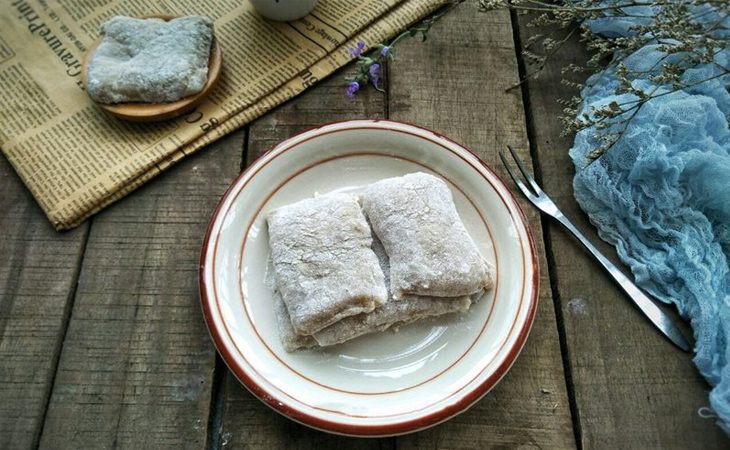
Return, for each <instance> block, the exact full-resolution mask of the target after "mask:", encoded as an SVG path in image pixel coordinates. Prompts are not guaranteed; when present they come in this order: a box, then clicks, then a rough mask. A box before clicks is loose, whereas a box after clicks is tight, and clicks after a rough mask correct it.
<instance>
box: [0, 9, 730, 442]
mask: <svg viewBox="0 0 730 450" xmlns="http://www.w3.org/2000/svg"><path fill="white" fill-rule="evenodd" d="M471 3H472V4H462V5H461V6H460V7H458V8H457V9H456V10H454V11H452V12H451V13H449V14H448V15H447V16H446V17H445V18H444V19H443V20H442V21H440V22H439V23H438V24H437V25H436V26H435V27H434V29H433V30H432V32H431V34H430V37H429V39H428V40H427V41H426V42H425V43H420V42H408V43H405V44H404V45H402V46H401V47H399V48H398V50H397V61H396V62H395V63H394V64H391V65H390V66H389V67H388V70H387V72H388V73H387V83H386V87H387V93H386V94H385V95H383V94H380V93H378V92H376V91H374V90H372V89H369V90H365V91H364V92H361V93H360V94H358V97H357V99H356V100H354V101H348V100H346V99H345V97H344V95H343V93H344V89H343V85H344V82H343V79H342V77H343V75H344V74H345V72H346V71H348V70H352V67H348V68H346V69H345V70H343V71H340V72H338V73H337V74H335V75H334V76H332V77H331V78H329V79H327V80H324V81H322V82H320V83H319V84H318V85H316V86H315V87H313V88H311V89H310V90H308V91H307V92H306V93H305V94H303V95H301V96H300V97H298V98H296V99H294V100H293V101H290V102H288V103H286V104H284V105H282V106H281V107H279V108H276V109H275V110H273V111H272V112H270V113H269V114H266V115H265V116H263V117H261V118H259V119H258V120H256V121H254V122H253V123H251V124H250V125H248V126H246V127H244V128H243V129H240V130H238V131H237V132H234V133H232V134H230V135H229V136H227V137H226V138H225V139H222V140H220V141H219V142H216V143H215V144H213V145H211V146H209V148H207V149H205V150H204V151H201V152H200V153H199V154H197V155H195V156H192V157H190V158H188V159H187V160H185V161H183V162H181V163H180V164H179V165H178V166H177V167H174V168H172V169H171V170H169V171H168V172H167V173H165V174H163V175H161V176H160V177H159V178H158V179H156V180H154V181H152V182H151V183H149V184H148V185H147V186H145V187H143V188H141V189H139V191H137V192H135V193H133V194H131V195H129V196H128V197H127V198H125V199H124V200H122V201H120V202H118V203H117V204H115V205H113V206H112V207H110V208H108V209H107V210H105V211H103V212H101V213H99V214H97V215H96V216H95V217H93V218H92V219H90V220H88V221H87V222H86V223H84V224H83V225H81V226H80V227H78V228H77V229H75V230H72V231H70V232H64V233H57V232H55V231H54V230H53V229H52V228H51V226H50V225H49V224H48V222H47V221H46V219H45V217H44V216H43V214H42V213H41V211H40V209H39V208H38V206H37V205H36V204H35V202H34V200H33V199H32V197H31V196H30V194H29V193H28V191H27V190H26V189H25V188H24V186H23V185H22V183H21V182H20V180H19V179H18V178H17V176H16V175H15V174H14V172H13V170H12V168H11V167H10V165H9V164H8V162H7V161H6V160H5V159H4V158H0V211H1V212H2V214H1V216H0V448H2V449H14V448H33V447H38V446H39V447H40V448H44V449H46V448H47V449H72V448H73V449H75V448H94V449H102V448H116V447H119V448H132V449H137V448H150V449H151V448H190V449H203V448H222V449H226V448H317V449H322V450H324V449H328V448H332V449H335V448H340V449H342V448H347V449H351V448H353V449H359V448H396V447H397V448H401V449H407V448H413V449H423V448H464V449H472V448H488V447H521V448H522V447H526V448H527V447H536V448H560V449H562V448H572V447H576V446H577V447H584V448H607V449H614V448H641V449H644V448H659V447H661V448H728V444H729V443H728V440H727V437H726V436H725V435H724V434H722V433H721V432H720V430H719V429H718V428H717V427H716V426H715V425H714V421H713V420H712V419H703V418H701V417H700V416H699V415H698V409H699V408H701V407H703V406H706V405H708V400H707V393H708V390H709V387H708V385H707V384H706V383H705V382H704V380H703V379H702V378H701V377H700V376H699V375H698V373H697V371H696V369H695V367H694V366H693V364H692V362H691V357H690V355H688V354H684V353H682V352H681V351H678V350H676V349H675V348H674V347H672V346H671V345H670V344H668V343H667V341H665V340H664V339H663V338H662V337H661V336H660V335H659V334H658V333H657V332H656V331H655V330H654V329H653V328H652V327H651V326H650V325H649V324H648V322H647V321H646V320H644V319H643V318H642V317H641V316H640V314H639V313H638V312H637V310H636V309H635V308H633V307H632V306H631V305H630V304H629V302H628V301H627V300H626V298H624V297H623V295H621V294H620V293H619V291H618V290H617V289H616V288H615V287H614V285H613V284H612V282H611V281H610V280H609V279H608V278H607V276H606V275H605V274H604V273H603V272H602V271H601V270H600V269H599V267H598V266H597V265H596V264H595V263H594V262H593V260H591V259H590V257H588V256H587V255H586V254H585V253H584V252H583V251H582V250H581V249H580V248H579V247H578V246H577V245H576V242H575V241H574V240H573V239H571V238H570V237H569V236H567V235H566V234H565V233H564V232H563V231H562V230H561V229H559V228H557V227H556V226H555V224H554V223H552V222H549V221H546V220H544V219H541V218H540V216H539V215H538V214H537V213H536V212H535V210H533V209H532V208H531V207H530V206H529V205H528V204H527V203H526V202H522V205H523V208H524V209H525V211H526V212H527V214H528V216H529V220H530V223H531V226H532V229H533V232H534V233H535V235H536V237H537V242H538V250H539V255H540V266H541V291H540V302H539V308H538V313H537V318H536V320H535V325H534V327H533V329H532V333H531V335H530V337H529V339H528V341H527V344H526V346H525V348H524V350H523V351H522V354H521V356H520V357H519V358H518V360H517V362H516V363H515V365H514V366H513V367H512V369H511V371H510V372H509V373H508V374H507V376H506V377H505V378H504V380H503V381H502V382H500V383H499V384H498V385H497V387H496V388H494V390H492V391H491V392H490V393H489V394H488V395H487V396H486V397H485V398H484V399H482V400H481V401H479V402H478V403H477V404H476V405H475V406H473V407H472V408H471V409H470V410H469V411H467V412H466V413H464V414H462V415H459V416H457V417H456V418H454V419H452V420H450V421H448V422H447V423H445V424H442V425H439V426H437V427H434V428H432V429H430V430H427V431H423V432H420V433H415V434H411V435H407V436H402V437H397V438H385V439H372V440H362V439H353V438H346V437H340V436H333V435H328V434H325V433H321V432H317V431H313V430H310V429H308V428H306V427H303V426H301V425H298V424H296V423H294V422H291V421H289V420H288V419H285V418H284V417H281V416H279V415H278V414H276V413H274V412H273V411H271V410H269V409H268V408H266V407H265V406H264V405H263V404H262V403H260V402H259V401H258V400H257V399H255V398H254V397H253V396H252V395H251V394H249V393H248V392H247V391H246V390H245V389H244V388H243V387H242V386H241V385H240V384H239V383H238V381H236V379H235V378H234V377H233V376H232V375H231V374H230V372H229V371H228V370H227V368H226V367H225V365H224V364H223V363H222V362H221V360H220V359H219V358H218V357H217V356H216V351H215V349H214V348H213V345H212V341H211V339H210V337H209V336H208V332H207V331H206V329H205V325H204V323H203V318H202V314H201V310H200V306H199V301H198V285H197V270H198V255H199V249H200V244H201V240H202V237H203V233H204V230H205V226H206V224H207V221H208V218H209V216H210V214H211V213H212V211H213V208H214V206H215V204H216V202H217V201H218V199H219V197H220V196H221V194H222V193H223V191H224V190H225V189H226V187H227V186H228V184H229V183H230V182H231V181H232V180H233V179H234V178H235V177H236V176H237V175H238V174H239V173H240V172H241V170H242V169H243V168H245V167H246V165H247V164H248V163H249V162H250V161H252V160H253V159H254V158H256V156H257V155H259V154H260V153H261V152H262V151H263V150H264V149H266V148H267V147H269V146H270V145H272V144H275V143H277V142H279V141H280V140H282V139H284V138H287V137H289V136H291V135H292V134H294V133H297V132H299V131H301V130H304V129H306V128H308V127H311V126H313V125H317V124H320V123H323V122H328V121H336V120H343V119H347V118H356V117H380V118H382V117H387V118H390V119H393V120H402V121H407V122H412V123H416V124H420V125H423V126H426V127H429V128H432V129H435V130H439V131H441V132H442V133H444V134H446V135H448V136H450V137H452V138H453V139H455V140H457V141H459V142H461V143H463V144H464V145H466V146H467V147H470V148H472V149H474V150H475V151H477V152H478V153H479V155H480V156H481V157H482V158H483V159H484V161H486V162H487V163H488V164H489V165H491V166H492V167H493V168H495V169H496V171H497V172H498V173H499V174H500V175H501V176H502V177H505V175H506V174H505V172H504V170H503V168H502V167H501V165H500V164H499V163H498V162H497V161H498V158H497V151H498V150H501V149H503V148H504V146H505V144H508V143H509V144H511V145H513V146H515V147H516V148H517V149H519V151H520V153H521V154H522V156H523V158H524V159H526V160H527V161H531V163H532V167H533V168H534V171H535V173H536V177H537V179H538V180H539V181H540V182H541V183H542V184H543V186H544V187H545V189H546V191H547V192H549V193H550V194H551V196H552V197H553V198H554V199H555V200H556V202H557V203H559V205H560V207H561V208H563V210H564V211H565V212H566V214H567V215H568V216H569V217H570V218H571V220H574V221H575V222H576V224H578V225H579V227H580V228H581V229H582V230H583V231H584V232H586V234H587V235H588V236H589V237H590V238H591V239H592V240H593V241H594V242H596V241H597V240H598V239H597V237H596V234H595V232H594V230H593V228H592V227H591V226H590V225H589V224H588V222H587V220H586V217H585V215H584V214H583V213H582V212H581V211H580V209H579V208H578V206H577V204H576V203H575V201H574V200H573V197H572V185H571V180H572V176H573V168H572V164H571V163H570V161H569V158H568V154H567V150H568V148H569V147H570V144H571V139H569V138H561V137H560V130H561V124H560V122H559V120H558V115H559V114H560V110H561V107H560V106H559V105H558V104H557V103H556V102H555V100H556V99H558V98H560V97H567V96H568V95H572V94H573V93H572V92H570V91H567V90H566V89H565V88H563V87H561V85H560V82H559V80H560V78H561V75H560V70H559V68H560V67H561V65H563V64H565V63H567V62H579V61H581V60H585V54H584V52H583V51H582V50H581V47H580V45H578V44H577V43H576V42H571V43H570V45H568V47H567V48H566V49H565V50H564V51H562V52H561V53H560V54H558V55H557V56H556V57H555V58H554V59H553V62H552V63H551V65H549V66H548V68H547V69H546V70H545V72H544V73H543V74H542V75H541V77H540V78H538V79H536V80H532V81H530V82H529V83H526V84H524V85H523V86H522V87H521V88H517V89H512V90H506V89H507V88H508V87H509V86H512V85H514V84H515V83H517V81H518V79H519V73H520V72H521V71H524V68H523V64H522V61H521V60H520V58H519V57H518V56H517V55H518V53H519V51H518V49H519V45H520V42H522V41H524V40H525V39H526V38H527V36H528V35H529V33H530V32H531V29H529V28H526V27H524V24H523V23H522V22H521V21H522V19H517V18H516V17H510V14H509V13H506V12H497V13H490V14H481V13H477V12H476V7H475V5H474V4H473V3H475V2H471ZM516 47H517V49H516ZM518 197H519V196H518ZM602 249H604V250H606V251H607V252H608V251H609V250H610V249H608V247H607V246H606V245H603V246H602ZM609 253H610V254H611V255H612V256H613V253H611V252H609Z"/></svg>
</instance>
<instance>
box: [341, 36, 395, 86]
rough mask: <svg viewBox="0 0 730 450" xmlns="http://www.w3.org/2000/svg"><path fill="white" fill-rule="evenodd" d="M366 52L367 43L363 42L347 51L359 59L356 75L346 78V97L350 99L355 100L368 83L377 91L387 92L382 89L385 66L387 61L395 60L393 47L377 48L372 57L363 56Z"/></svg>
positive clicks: (383, 45)
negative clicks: (358, 92) (357, 93)
mask: <svg viewBox="0 0 730 450" xmlns="http://www.w3.org/2000/svg"><path fill="white" fill-rule="evenodd" d="M364 50H365V42H363V41H358V42H357V44H356V46H355V47H351V48H348V49H347V51H348V52H349V53H350V54H351V55H352V56H355V57H356V58H357V63H356V64H355V66H356V67H357V70H356V71H355V73H354V74H351V75H348V76H347V77H345V79H346V80H347V81H348V83H347V90H346V91H345V95H346V96H347V97H348V98H354V97H355V93H356V92H357V91H359V90H360V88H361V87H362V86H365V85H367V84H368V83H369V84H371V85H373V87H375V89H377V90H379V91H381V92H385V91H384V90H383V88H382V87H381V85H382V82H383V66H384V64H385V61H387V60H388V59H390V60H391V61H392V60H393V58H394V56H393V52H392V51H391V47H390V46H387V45H385V44H379V45H377V46H375V50H376V52H374V54H373V56H372V57H370V56H365V55H363V51H364Z"/></svg>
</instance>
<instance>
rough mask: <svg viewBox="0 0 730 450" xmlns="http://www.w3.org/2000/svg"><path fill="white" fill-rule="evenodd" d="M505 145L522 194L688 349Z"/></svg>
mask: <svg viewBox="0 0 730 450" xmlns="http://www.w3.org/2000/svg"><path fill="white" fill-rule="evenodd" d="M507 148H508V149H509V152H510V153H511V154H512V158H513V159H514V160H515V162H516V163H517V167H518V168H519V169H520V172H522V176H524V177H525V179H526V180H527V182H528V183H529V185H530V187H528V186H527V185H525V183H524V182H523V181H522V180H521V179H520V178H519V177H518V176H517V175H516V174H515V172H514V171H513V170H512V168H511V167H510V165H509V164H508V163H507V160H506V159H505V157H504V155H503V154H502V152H500V153H499V157H500V158H501V159H502V163H503V164H504V166H505V168H507V172H509V175H510V176H511V177H512V179H513V180H514V182H515V183H516V184H517V186H518V187H519V188H520V190H521V191H522V193H523V194H525V197H527V199H528V200H530V202H531V203H532V204H533V205H535V206H537V208H538V209H539V210H540V211H542V212H544V213H545V214H547V215H549V216H551V217H553V218H554V219H556V220H557V221H558V222H560V223H561V224H562V225H563V226H564V227H565V228H567V229H568V231H570V232H571V233H573V236H575V237H577V238H578V240H579V241H580V242H581V243H582V244H583V245H584V246H585V247H586V248H587V249H588V251H589V252H591V253H592V254H593V256H595V258H596V259H597V260H598V262H600V263H601V265H602V266H603V268H604V269H606V270H607V271H608V273H610V274H611V276H612V277H613V278H614V280H616V282H617V283H618V284H619V286H621V289H623V290H624V292H626V294H628V296H629V298H631V300H632V301H633V302H634V304H636V306H638V307H639V309H640V310H641V312H642V313H644V315H645V316H646V317H647V318H648V319H649V320H650V321H651V323H653V324H654V326H656V327H657V328H658V329H659V331H661V332H662V333H663V334H664V336H666V337H667V338H668V339H669V340H670V341H672V343H673V344H674V345H676V346H677V347H679V348H681V349H682V350H684V351H686V352H688V351H690V350H691V346H690V344H689V343H688V342H687V340H686V339H685V337H684V335H683V334H682V332H681V331H680V330H679V328H677V326H676V325H675V324H674V322H672V319H670V318H669V316H667V314H666V313H665V312H664V311H662V310H661V309H660V308H659V307H658V306H657V305H656V304H655V303H654V302H653V301H652V300H651V299H650V298H649V297H648V296H647V295H646V294H644V292H643V291H642V290H641V289H639V288H638V287H637V286H636V285H635V284H634V283H633V282H632V281H631V280H629V279H628V277H626V275H624V274H623V272H621V271H620V270H619V269H618V267H616V266H615V265H614V264H613V263H612V262H611V261H609V260H608V259H607V258H606V257H605V256H603V255H602V254H601V252H599V251H598V249H597V248H596V247H594V246H593V244H591V242H590V241H589V240H588V239H586V237H585V236H583V234H582V233H581V232H580V231H578V229H577V228H576V227H575V225H573V224H572V223H571V222H570V221H569V220H568V219H567V218H566V217H565V215H564V214H563V213H562V212H561V211H560V209H558V207H557V206H556V205H555V203H553V201H552V200H551V199H550V197H548V196H547V194H546V193H545V192H543V190H542V189H541V188H540V186H538V184H537V183H536V182H535V180H534V179H533V178H532V176H531V175H530V173H529V172H528V171H527V169H526V168H525V166H524V164H522V161H521V160H520V158H519V157H518V156H517V154H516V153H515V151H514V150H513V149H512V147H511V146H509V145H508V146H507ZM530 188H532V189H530Z"/></svg>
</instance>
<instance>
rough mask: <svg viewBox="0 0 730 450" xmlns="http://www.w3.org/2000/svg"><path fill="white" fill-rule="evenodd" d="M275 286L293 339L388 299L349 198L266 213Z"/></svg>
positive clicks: (355, 206) (362, 224)
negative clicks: (291, 330) (284, 309)
mask: <svg viewBox="0 0 730 450" xmlns="http://www.w3.org/2000/svg"><path fill="white" fill-rule="evenodd" d="M267 222H268V226H269V245H270V247H271V259H272V263H273V267H274V277H275V279H276V286H277V288H278V290H279V292H280V293H281V296H282V298H283V300H284V303H285V304H286V309H287V312H288V313H289V316H290V318H291V323H292V326H293V328H294V330H295V332H296V334H299V335H311V334H313V333H316V332H317V331H319V330H321V329H322V328H325V327H327V326H329V325H331V324H333V323H335V322H338V321H339V320H342V319H343V318H345V317H348V316H352V315H355V314H360V313H363V312H370V311H372V310H373V309H374V308H375V307H376V306H379V305H381V304H383V303H384V302H385V301H386V300H387V297H388V293H387V289H386V286H385V282H384V275H383V271H382V270H381V268H380V264H379V263H378V259H377V257H376V256H375V253H374V252H373V250H372V249H371V245H372V237H371V232H370V228H369V227H368V224H367V222H366V220H365V217H364V215H363V214H362V211H361V209H360V205H359V204H358V202H357V200H356V199H355V197H353V196H351V195H349V194H341V193H333V194H327V195H322V196H320V197H315V198H311V199H306V200H302V201H300V202H297V203H294V204H291V205H288V206H284V207H281V208H279V209H276V210H274V211H272V212H271V213H269V215H268V217H267Z"/></svg>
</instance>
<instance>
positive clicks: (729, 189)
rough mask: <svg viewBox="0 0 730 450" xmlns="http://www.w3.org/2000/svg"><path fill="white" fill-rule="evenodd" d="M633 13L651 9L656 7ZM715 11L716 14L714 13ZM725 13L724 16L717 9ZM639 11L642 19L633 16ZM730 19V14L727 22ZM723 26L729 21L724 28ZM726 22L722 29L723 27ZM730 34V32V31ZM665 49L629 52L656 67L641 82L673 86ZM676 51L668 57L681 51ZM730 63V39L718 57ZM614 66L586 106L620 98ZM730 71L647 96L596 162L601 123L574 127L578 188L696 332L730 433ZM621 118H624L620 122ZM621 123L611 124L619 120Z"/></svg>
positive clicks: (598, 77) (639, 274) (700, 364)
mask: <svg viewBox="0 0 730 450" xmlns="http://www.w3.org/2000/svg"><path fill="white" fill-rule="evenodd" d="M639 8H647V9H644V10H643V12H642V11H641V10H637V11H635V12H634V13H635V14H634V15H653V14H655V13H656V11H655V10H649V9H648V7H639ZM708 19H712V14H710V15H709V17H708ZM642 20H643V19H641V18H630V19H626V18H624V19H621V20H613V19H610V18H608V19H601V20H600V21H595V22H593V23H591V24H589V26H591V28H592V29H593V31H595V32H598V33H602V34H605V35H609V36H622V35H627V34H629V33H631V27H632V26H633V25H635V24H636V23H639V21H642ZM715 20H717V19H715ZM632 21H636V22H632ZM726 25H727V29H730V23H728V24H726ZM721 31H722V30H721ZM722 32H724V31H722ZM723 37H724V39H725V40H726V41H725V42H730V36H729V35H727V34H726V35H725V36H723ZM666 57H667V55H666V54H665V53H663V52H662V51H661V50H660V48H659V46H657V45H647V46H645V47H643V48H641V49H640V50H638V51H637V52H636V53H634V54H633V55H631V56H629V57H628V58H627V59H626V60H625V64H626V65H627V67H629V68H630V69H633V70H648V73H647V78H645V79H637V80H636V81H634V87H637V88H641V89H643V90H644V91H645V92H649V91H651V90H653V89H655V88H656V89H658V90H657V91H656V92H655V94H660V93H663V92H669V91H670V89H668V88H667V87H663V86H656V85H654V84H653V83H652V82H651V81H650V80H649V79H648V78H649V75H651V74H652V72H653V69H654V68H656V67H658V66H660V65H661V61H662V59H663V58H666ZM678 58H679V56H670V57H668V58H666V59H664V61H666V62H669V61H672V60H675V61H676V60H678ZM715 62H716V63H717V64H720V65H722V66H724V67H729V66H730V43H729V44H728V45H727V46H726V47H725V49H724V50H723V51H721V52H720V53H719V54H718V55H717V57H716V58H715ZM720 73H721V71H720V69H719V68H718V67H717V66H716V65H714V64H707V65H704V66H700V67H695V68H692V69H689V70H687V71H686V72H685V74H684V76H683V81H684V82H685V83H688V84H691V83H692V82H693V81H694V82H697V81H699V80H703V79H706V78H709V77H711V76H714V75H718V74H720ZM615 74H616V67H615V66H613V65H609V67H608V68H607V69H605V70H604V71H603V72H600V73H597V74H595V75H594V76H592V77H591V78H590V79H589V80H588V82H587V84H586V87H585V88H584V89H583V91H582V93H581V96H582V98H583V103H582V107H581V110H580V112H579V114H580V115H582V114H583V113H588V114H590V113H591V107H601V106H604V105H607V104H609V103H610V102H612V101H616V102H618V103H619V104H621V103H624V102H627V101H632V100H636V97H635V96H633V95H630V94H625V95H616V94H615V91H616V87H617V85H618V81H617V80H616V77H615ZM729 85H730V77H728V76H723V77H719V78H716V79H714V80H712V81H707V82H704V83H701V84H697V85H696V86H694V87H691V88H688V89H685V90H683V91H678V92H674V93H668V94H666V95H662V96H660V97H658V98H655V99H653V100H651V101H650V102H648V103H647V104H645V105H644V106H643V107H642V108H641V109H640V110H639V112H638V113H637V114H636V116H635V117H634V118H633V119H632V120H631V121H630V123H629V125H628V127H627V128H626V132H625V133H624V135H623V136H622V137H621V139H620V140H619V141H618V142H617V143H616V144H615V145H614V146H613V147H611V148H610V149H609V150H608V152H607V153H605V154H604V155H603V156H602V157H600V158H599V159H598V160H596V161H595V162H593V163H590V160H589V158H587V156H588V155H589V154H590V153H591V152H592V151H593V150H594V149H595V148H597V147H598V146H599V145H600V142H599V141H597V140H596V139H595V135H596V133H597V132H600V131H597V130H596V129H586V130H583V131H581V132H579V133H578V134H577V135H576V137H575V142H574V145H573V148H572V149H571V150H570V156H571V158H572V160H573V163H574V164H575V167H576V175H575V178H574V180H573V187H574V191H575V192H574V193H575V198H576V200H577V201H578V203H579V204H580V206H581V208H583V210H584V211H585V212H586V213H587V214H588V216H589V217H590V220H591V222H592V223H593V224H594V225H595V226H596V227H597V228H598V232H599V235H600V236H601V238H602V239H604V240H606V241H607V242H609V243H611V244H613V245H614V246H615V247H616V249H617V251H618V254H619V256H620V258H621V259H622V260H623V261H624V262H625V263H626V264H627V265H628V266H629V267H630V268H631V271H632V272H633V275H634V277H635V279H636V282H637V284H638V285H639V286H641V287H643V288H644V289H646V290H648V291H649V292H651V293H652V294H653V295H654V296H655V297H657V298H659V299H661V300H662V301H664V302H667V303H673V304H674V305H676V306H677V308H678V310H679V312H680V314H681V315H682V316H683V317H684V318H686V319H688V320H689V321H690V323H691V325H692V328H693V330H694V335H695V339H696V348H695V352H696V354H695V357H694V362H695V364H696V365H697V368H698V369H699V371H700V372H701V373H702V375H703V376H704V377H705V378H706V379H707V381H708V382H709V384H710V385H711V386H712V391H711V392H710V399H709V401H710V406H711V408H712V409H713V410H714V411H715V413H716V414H717V416H718V424H719V425H720V427H721V428H722V429H723V430H724V431H725V432H726V433H728V434H730V365H729V364H728V360H729V359H730V346H729V345H728V339H729V338H730V270H729V268H728V261H729V260H730V131H729V130H728V118H730V94H728V90H727V87H728V86H729ZM621 126H623V125H621ZM618 127H619V125H617V124H614V125H612V129H614V130H619V129H620V128H618Z"/></svg>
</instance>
